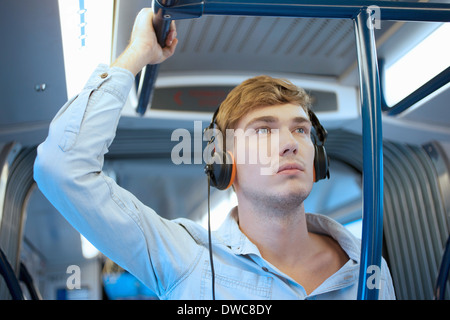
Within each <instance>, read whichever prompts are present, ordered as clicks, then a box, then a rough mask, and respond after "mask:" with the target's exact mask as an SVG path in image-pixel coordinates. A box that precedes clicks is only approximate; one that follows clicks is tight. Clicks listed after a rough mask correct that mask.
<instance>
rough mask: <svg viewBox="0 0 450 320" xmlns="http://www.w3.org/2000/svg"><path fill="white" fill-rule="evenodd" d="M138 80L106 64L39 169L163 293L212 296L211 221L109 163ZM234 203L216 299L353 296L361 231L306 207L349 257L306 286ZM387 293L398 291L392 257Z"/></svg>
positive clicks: (71, 109)
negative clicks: (177, 208)
mask: <svg viewBox="0 0 450 320" xmlns="http://www.w3.org/2000/svg"><path fill="white" fill-rule="evenodd" d="M133 81H134V77H133V75H132V74H131V73H130V72H129V71H127V70H124V69H120V68H109V67H108V66H106V65H100V66H99V67H98V68H97V69H96V70H95V72H94V73H93V74H92V76H91V77H90V79H89V81H88V83H87V84H86V86H85V88H84V89H83V90H82V91H81V93H80V94H79V95H77V96H76V97H74V98H72V99H70V100H69V101H68V102H67V103H66V104H65V105H64V106H63V107H62V108H61V110H60V111H59V112H58V113H57V115H56V116H55V118H54V119H53V121H52V123H51V125H50V129H49V135H48V137H47V139H46V140H45V141H44V142H43V143H42V144H41V145H40V146H39V148H38V156H37V158H36V162H35V166H34V178H35V180H36V182H37V184H38V186H39V189H40V190H41V191H42V192H43V194H44V195H45V196H46V197H47V198H48V199H49V200H50V202H51V203H52V204H53V205H54V206H55V208H56V209H57V210H58V211H59V212H61V214H62V215H64V217H65V218H66V219H67V220H68V221H69V222H70V223H71V224H72V225H73V226H74V227H75V228H76V229H77V230H78V231H79V232H80V233H81V234H83V235H84V236H85V237H86V238H87V239H88V240H89V241H90V242H91V243H92V244H93V245H94V246H96V247H97V248H98V249H99V250H100V251H101V252H103V253H104V254H105V255H106V256H108V257H109V258H111V259H112V260H113V261H115V262H116V263H117V264H119V265H120V266H122V267H123V268H124V269H126V270H128V271H129V272H130V273H132V274H133V275H135V276H136V277H137V278H138V279H139V280H140V281H142V282H143V283H144V284H145V285H146V286H147V287H148V288H149V289H150V290H152V291H153V292H154V294H155V296H157V297H159V298H160V299H211V298H212V293H211V269H210V261H209V250H208V235H207V231H206V230H205V229H204V228H203V227H201V226H200V225H198V224H196V223H195V222H193V221H190V220H188V219H184V218H181V219H176V220H172V221H170V220H167V219H164V218H162V217H160V216H159V215H158V214H157V213H156V212H155V211H154V210H152V209H151V208H149V207H147V206H145V205H144V204H142V203H141V202H140V201H139V200H138V199H137V198H136V197H135V196H133V195H132V194H131V193H130V192H128V191H127V190H125V189H123V188H121V187H120V186H118V185H117V184H116V183H115V181H114V180H112V179H110V178H109V177H108V176H106V175H105V174H104V173H103V172H102V167H103V161H104V154H105V153H106V152H107V151H108V147H109V146H110V144H111V143H112V141H113V139H114V136H115V132H116V128H117V124H118V121H119V118H120V114H121V110H122V108H123V106H124V104H125V102H126V99H127V96H128V93H129V91H130V89H131V87H132V83H133ZM236 211H237V209H236V208H235V209H233V210H232V212H231V213H230V214H229V216H228V217H227V219H226V220H225V222H224V223H223V225H222V226H221V227H220V228H219V229H218V230H217V231H215V232H213V236H212V238H213V241H212V248H213V254H214V269H215V294H216V298H217V299H356V296H357V289H358V276H359V259H360V241H359V240H358V239H356V238H355V237H354V236H353V235H352V234H351V233H350V232H349V231H347V230H346V229H345V228H344V227H343V226H342V225H340V224H339V223H337V222H335V221H334V220H332V219H330V218H328V217H326V216H323V215H319V214H307V215H306V218H307V224H308V230H309V231H310V232H315V233H321V234H326V235H329V236H330V237H332V238H334V239H335V240H336V241H337V242H338V243H339V245H340V246H341V247H342V249H343V250H344V251H345V252H346V253H347V255H348V257H349V260H348V262H347V263H346V264H345V265H344V266H343V267H342V268H341V269H340V270H338V271H337V272H336V273H335V274H333V275H332V276H330V277H329V278H328V279H326V280H325V281H324V282H323V283H322V284H321V285H320V286H319V287H317V288H316V289H315V290H314V291H313V292H311V293H310V294H307V293H306V292H305V290H304V288H303V287H302V286H301V284H299V283H297V282H296V281H294V280H293V279H292V278H290V277H289V276H287V275H286V274H284V273H283V272H281V271H280V270H278V269H277V268H276V267H275V266H273V265H272V264H270V263H269V262H268V261H266V260H264V259H263V258H262V256H261V254H260V252H259V250H258V248H257V247H256V246H255V245H254V244H253V243H252V242H251V241H250V240H249V239H248V238H247V237H246V236H245V235H244V234H243V233H242V232H241V231H240V229H239V225H238V221H237V214H236ZM379 298H380V299H395V295H394V290H393V286H392V280H391V276H390V274H389V270H388V268H387V265H386V262H385V261H384V260H383V262H382V267H381V289H380V296H379Z"/></svg>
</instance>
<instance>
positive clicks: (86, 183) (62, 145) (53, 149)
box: [34, 9, 202, 295]
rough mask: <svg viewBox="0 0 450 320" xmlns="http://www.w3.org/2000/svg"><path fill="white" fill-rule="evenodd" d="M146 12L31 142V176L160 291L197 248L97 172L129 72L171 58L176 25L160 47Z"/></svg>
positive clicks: (89, 234)
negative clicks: (126, 40)
mask: <svg viewBox="0 0 450 320" xmlns="http://www.w3.org/2000/svg"><path fill="white" fill-rule="evenodd" d="M151 17H152V14H151V10H149V9H145V10H142V11H141V12H140V13H139V15H138V17H137V19H136V22H135V26H134V28H133V33H132V37H131V41H130V44H129V46H128V47H127V49H126V50H125V51H124V53H123V54H122V55H121V56H120V57H119V58H118V59H117V60H116V62H115V63H114V64H113V65H112V66H111V67H110V66H107V65H100V66H99V67H98V68H97V69H96V70H95V71H94V73H93V74H92V76H91V77H90V79H89V80H88V82H87V84H86V86H85V87H84V89H83V90H82V91H81V92H80V93H79V94H78V95H77V96H76V97H74V98H72V99H71V100H69V101H68V102H67V103H66V104H65V105H64V106H63V107H62V108H61V110H60V111H59V112H58V114H57V115H56V116H55V118H54V119H53V121H52V123H51V124H50V128H49V134H48V137H47V139H46V140H45V141H44V142H43V143H42V144H41V145H40V146H39V147H38V156H37V158H36V161H35V166H34V178H35V181H36V182H37V185H38V187H39V189H40V190H41V191H42V193H43V194H44V195H45V196H46V197H47V199H48V200H49V201H50V202H51V203H52V204H53V205H54V207H55V208H56V209H57V210H58V211H59V212H60V213H61V214H62V215H63V216H64V217H65V218H66V219H67V220H68V221H69V222H70V223H71V224H72V225H73V226H74V227H75V228H76V229H77V230H78V231H79V232H80V233H82V234H83V235H84V236H85V237H86V238H87V239H88V240H89V241H90V242H91V243H92V244H94V245H95V246H96V247H97V248H98V249H99V250H100V251H102V252H103V253H104V254H105V255H107V256H108V257H110V258H111V259H112V260H113V261H115V262H116V263H118V264H119V265H121V266H122V267H124V268H125V269H127V270H128V271H130V272H131V273H133V274H134V275H135V276H137V277H138V278H139V279H140V280H141V281H143V282H144V284H146V285H147V286H148V287H149V288H152V289H153V290H154V291H155V293H156V294H158V295H164V293H165V292H166V291H167V290H168V288H170V286H171V285H172V284H173V283H176V282H177V281H178V279H179V277H180V275H182V274H185V273H186V271H187V270H186V269H187V268H188V267H189V266H190V265H192V259H194V257H195V256H197V253H198V252H199V250H202V248H201V247H199V246H198V244H197V243H196V242H195V241H194V240H193V239H192V237H191V235H190V234H189V233H188V232H186V229H185V228H184V227H183V226H181V225H180V224H179V223H177V222H173V221H168V220H165V219H163V218H161V217H160V216H158V215H157V214H156V213H155V212H154V211H153V210H152V209H150V208H148V207H146V206H145V205H144V204H143V203H142V202H141V201H139V200H138V199H137V198H136V197H135V196H133V195H132V194H131V193H130V192H128V191H127V190H125V189H123V188H121V187H120V186H118V185H117V184H116V183H115V182H114V181H113V180H112V179H110V178H109V177H107V176H106V175H105V174H104V173H103V172H102V168H103V161H104V154H105V153H106V152H107V151H108V147H109V146H110V144H111V143H112V141H113V139H114V136H115V133H116V129H117V124H118V122H119V118H120V114H121V110H122V107H123V106H124V104H125V102H126V99H127V96H128V93H129V91H130V89H131V87H132V84H133V82H134V74H135V73H136V72H138V71H139V70H140V68H141V67H143V66H144V65H146V64H148V63H160V62H162V61H164V60H165V59H167V58H168V57H170V56H171V55H172V54H173V53H174V50H175V47H176V44H177V40H176V38H175V35H176V34H175V29H174V27H173V29H172V30H173V31H172V32H171V33H170V35H169V37H168V40H167V41H168V42H167V44H168V46H167V47H166V48H164V49H162V48H161V47H160V46H159V45H158V44H157V42H156V37H155V34H154V31H153V27H152V24H151Z"/></svg>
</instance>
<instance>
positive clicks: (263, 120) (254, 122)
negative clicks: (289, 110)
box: [245, 116, 278, 129]
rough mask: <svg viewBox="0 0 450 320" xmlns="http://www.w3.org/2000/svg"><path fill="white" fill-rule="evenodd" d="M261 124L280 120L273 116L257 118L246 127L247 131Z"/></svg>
mask: <svg viewBox="0 0 450 320" xmlns="http://www.w3.org/2000/svg"><path fill="white" fill-rule="evenodd" d="M259 122H265V123H275V122H278V118H277V117H273V116H262V117H257V118H254V119H252V120H250V121H249V122H248V123H247V125H246V126H245V129H247V128H248V127H251V126H253V125H255V124H256V123H259Z"/></svg>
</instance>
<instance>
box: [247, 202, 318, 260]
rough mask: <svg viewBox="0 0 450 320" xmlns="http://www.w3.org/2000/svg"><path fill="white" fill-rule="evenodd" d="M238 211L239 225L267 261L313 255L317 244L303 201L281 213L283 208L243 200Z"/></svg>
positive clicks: (296, 258)
mask: <svg viewBox="0 0 450 320" xmlns="http://www.w3.org/2000/svg"><path fill="white" fill-rule="evenodd" d="M274 210H276V211H277V212H274ZM281 211H282V210H281ZM238 214H239V228H240V229H241V231H242V232H243V233H244V234H245V235H246V236H247V237H248V238H249V239H250V240H251V241H252V242H253V243H254V244H255V245H256V246H257V247H258V249H259V251H260V253H261V255H262V256H263V258H265V259H266V260H267V261H270V262H271V263H273V264H277V262H278V263H280V264H294V263H298V261H300V260H302V259H303V258H305V259H307V258H308V257H309V256H310V255H311V252H312V250H313V247H314V246H313V243H312V238H311V234H310V233H309V232H308V229H307V225H306V216H305V210H304V206H303V204H300V205H299V206H298V207H297V208H291V209H290V211H287V210H285V211H284V212H280V208H276V209H275V208H270V207H268V206H267V205H266V206H259V205H258V204H256V205H254V204H252V203H251V202H247V201H240V202H239V206H238Z"/></svg>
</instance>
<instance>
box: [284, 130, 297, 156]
mask: <svg viewBox="0 0 450 320" xmlns="http://www.w3.org/2000/svg"><path fill="white" fill-rule="evenodd" d="M279 134H280V138H279V139H280V156H286V155H289V154H297V152H298V141H297V140H296V139H295V137H294V136H293V135H292V132H290V131H289V130H280V132H279Z"/></svg>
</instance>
